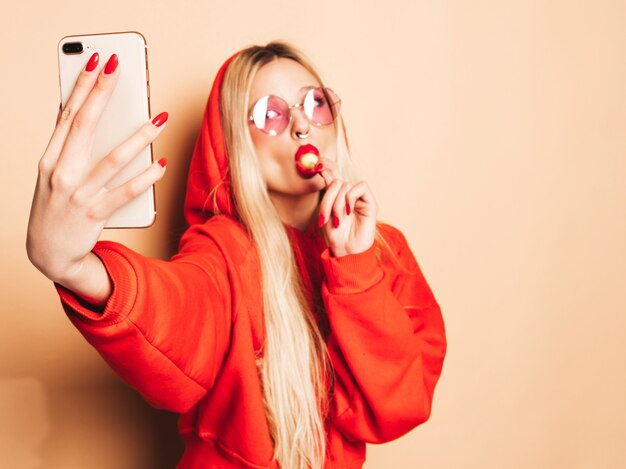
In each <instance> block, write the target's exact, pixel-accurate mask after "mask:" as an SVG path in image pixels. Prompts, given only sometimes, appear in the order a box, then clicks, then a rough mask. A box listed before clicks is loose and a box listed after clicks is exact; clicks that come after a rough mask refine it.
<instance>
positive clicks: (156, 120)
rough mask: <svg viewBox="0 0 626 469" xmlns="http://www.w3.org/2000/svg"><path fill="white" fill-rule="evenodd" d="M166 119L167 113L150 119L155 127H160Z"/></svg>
mask: <svg viewBox="0 0 626 469" xmlns="http://www.w3.org/2000/svg"><path fill="white" fill-rule="evenodd" d="M168 117H169V116H168V114H167V112H162V113H161V114H159V115H158V116H156V117H155V118H154V119H152V123H153V124H154V125H156V126H157V127H161V126H162V125H163V124H165V121H167V118H168Z"/></svg>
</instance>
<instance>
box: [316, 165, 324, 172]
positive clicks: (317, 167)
mask: <svg viewBox="0 0 626 469" xmlns="http://www.w3.org/2000/svg"><path fill="white" fill-rule="evenodd" d="M323 169H324V163H317V166H315V172H316V173H319V172H320V171H321V170H323Z"/></svg>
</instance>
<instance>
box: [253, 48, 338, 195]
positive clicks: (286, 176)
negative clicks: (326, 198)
mask: <svg viewBox="0 0 626 469" xmlns="http://www.w3.org/2000/svg"><path fill="white" fill-rule="evenodd" d="M316 86H320V83H319V82H318V81H317V80H316V79H315V77H314V76H313V75H312V74H311V73H310V72H309V71H308V70H307V69H306V68H304V67H303V66H302V65H300V64H299V63H298V62H296V61H294V60H291V59H285V58H279V59H277V60H274V61H272V62H270V63H268V64H266V65H264V66H263V67H261V68H260V69H259V70H258V72H257V73H256V75H255V77H254V80H253V82H252V87H251V89H250V109H249V110H248V111H249V114H250V113H251V112H252V107H253V106H254V104H255V103H256V102H257V101H258V100H259V98H262V97H263V96H267V95H275V96H279V97H281V98H282V99H284V100H285V101H286V102H287V103H288V104H289V105H290V106H292V105H294V104H300V103H301V102H302V100H303V98H304V96H305V94H306V92H307V91H308V90H309V89H310V88H311V87H316ZM250 134H251V136H252V142H253V143H254V146H255V148H256V153H257V155H258V158H259V163H260V166H261V172H262V174H263V178H264V179H265V181H266V183H267V188H268V191H269V192H270V194H271V193H272V192H275V193H280V194H281V195H304V194H310V193H312V192H318V191H320V190H321V189H323V188H324V180H323V179H322V177H321V176H320V175H319V174H316V175H315V176H313V177H310V178H306V177H303V176H301V175H300V173H299V172H298V171H297V169H296V165H295V156H296V152H297V151H298V148H300V147H301V146H303V145H306V144H311V145H314V146H315V147H316V148H317V149H318V150H319V154H320V159H321V161H322V162H323V163H324V164H325V165H327V166H328V165H331V166H334V162H335V161H336V159H337V149H336V139H337V137H336V135H337V133H336V130H335V126H334V125H333V124H330V125H324V126H317V125H315V124H312V123H311V122H310V121H309V120H308V119H307V117H306V116H305V115H304V112H303V110H302V108H292V109H291V122H290V123H289V125H288V126H287V127H286V128H285V130H283V131H282V132H281V133H279V134H278V135H274V136H272V135H269V134H267V133H265V132H262V131H261V130H259V129H257V128H256V126H255V125H254V123H252V122H251V123H250ZM306 134H308V137H306V138H300V137H298V135H300V136H302V135H306Z"/></svg>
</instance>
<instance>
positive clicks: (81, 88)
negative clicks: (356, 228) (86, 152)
mask: <svg viewBox="0 0 626 469" xmlns="http://www.w3.org/2000/svg"><path fill="white" fill-rule="evenodd" d="M97 54H98V53H97V52H96V53H95V54H93V55H92V57H91V59H90V62H91V63H92V66H93V64H94V62H95V65H96V66H97V62H98V60H99V55H97ZM94 58H95V60H94ZM88 65H89V63H88ZM97 78H98V72H97V68H94V69H93V70H91V71H87V66H86V67H85V68H84V69H83V70H82V71H81V72H80V73H79V75H78V78H77V80H76V84H75V85H74V89H73V90H72V94H71V95H70V97H69V98H68V100H67V103H66V104H65V108H64V109H63V108H61V105H59V108H60V109H59V114H58V116H57V123H56V127H55V129H54V132H53V133H52V136H51V137H50V141H49V142H48V146H47V147H46V150H45V152H44V154H43V156H42V158H41V164H42V166H44V167H46V168H52V167H54V166H55V165H56V162H57V160H58V158H59V155H60V153H61V150H62V149H63V144H64V143H65V139H66V137H67V134H68V133H69V131H70V127H71V123H72V121H73V120H74V117H75V116H76V113H77V112H78V110H79V109H80V108H81V107H82V105H83V103H84V102H85V100H86V99H87V96H88V95H89V93H90V92H91V90H92V88H93V86H94V84H95V82H96V80H97Z"/></svg>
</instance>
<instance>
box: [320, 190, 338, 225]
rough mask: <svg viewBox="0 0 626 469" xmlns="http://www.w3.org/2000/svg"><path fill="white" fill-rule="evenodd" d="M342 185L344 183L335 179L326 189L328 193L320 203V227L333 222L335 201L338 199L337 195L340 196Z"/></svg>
mask: <svg viewBox="0 0 626 469" xmlns="http://www.w3.org/2000/svg"><path fill="white" fill-rule="evenodd" d="M342 185H343V181H341V180H340V179H334V180H333V181H332V182H331V183H330V185H329V186H328V187H327V188H326V193H325V194H324V197H322V200H321V202H320V210H319V214H320V226H322V225H325V224H326V223H328V221H330V220H331V212H332V209H333V205H334V204H335V199H336V198H337V194H339V191H340V190H341V187H342Z"/></svg>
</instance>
